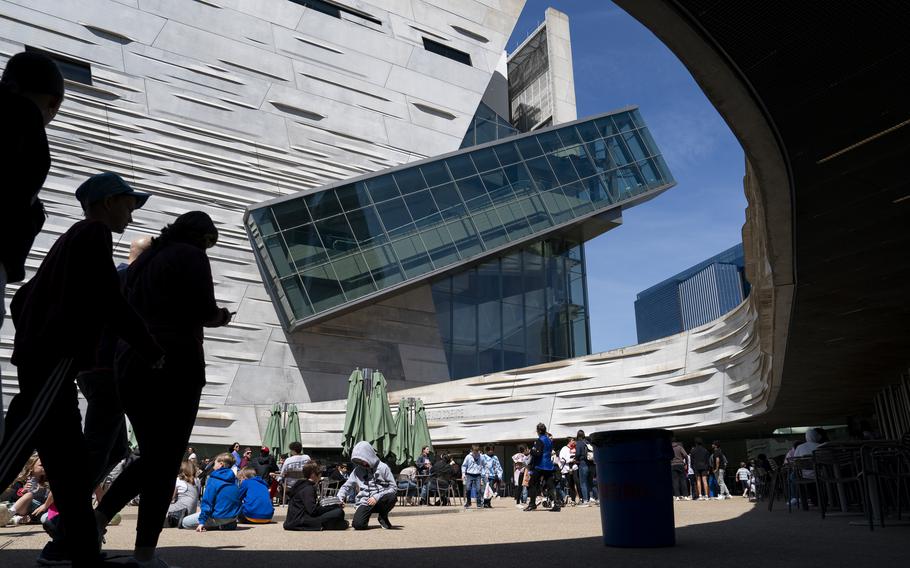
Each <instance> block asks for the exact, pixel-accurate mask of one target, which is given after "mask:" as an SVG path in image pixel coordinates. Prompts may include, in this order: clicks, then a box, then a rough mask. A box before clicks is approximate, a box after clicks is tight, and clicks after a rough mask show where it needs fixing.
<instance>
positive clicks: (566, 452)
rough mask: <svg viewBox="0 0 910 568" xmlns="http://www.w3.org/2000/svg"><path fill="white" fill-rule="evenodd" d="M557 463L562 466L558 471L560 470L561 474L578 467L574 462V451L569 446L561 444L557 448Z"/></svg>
mask: <svg viewBox="0 0 910 568" xmlns="http://www.w3.org/2000/svg"><path fill="white" fill-rule="evenodd" d="M559 465H560V466H561V467H562V469H560V471H562V473H563V475H565V474H567V473H569V472H571V471H572V470H575V469H578V465H577V464H576V463H575V452H573V451H572V448H570V447H569V446H563V447H562V449H561V450H559Z"/></svg>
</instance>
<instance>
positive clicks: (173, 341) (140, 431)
mask: <svg viewBox="0 0 910 568" xmlns="http://www.w3.org/2000/svg"><path fill="white" fill-rule="evenodd" d="M217 241H218V230H217V229H216V227H215V223H214V222H213V221H212V219H211V218H210V217H209V216H208V215H207V214H205V213H203V212H201V211H190V212H189V213H184V214H183V215H181V216H179V217H177V219H176V220H175V221H174V222H173V223H172V224H170V225H168V226H166V227H164V228H163V229H162V230H161V234H160V235H159V236H158V237H156V238H155V239H153V240H152V246H151V248H149V250H147V251H146V252H144V253H143V254H142V255H141V256H140V257H139V259H138V260H136V262H134V263H133V264H132V265H131V266H130V268H129V270H128V272H127V281H126V291H127V296H128V299H129V302H130V303H131V304H132V305H133V306H134V307H135V308H136V310H137V311H138V312H139V314H140V315H141V316H142V317H143V318H145V321H146V322H147V323H148V326H149V329H150V331H151V332H152V335H153V336H154V337H155V339H156V340H157V341H158V343H159V344H160V345H161V346H162V347H163V348H164V351H165V353H166V356H165V363H164V366H163V367H162V368H161V369H149V368H148V366H145V365H142V364H140V362H139V360H138V359H137V357H136V355H137V353H136V350H135V349H133V348H129V347H126V346H125V345H124V344H123V343H122V342H121V344H120V346H119V347H118V356H117V363H116V372H117V377H118V386H119V389H120V396H121V399H122V402H123V407H124V409H125V410H126V414H127V417H129V420H130V423H131V424H132V425H133V429H134V431H135V433H136V439H137V441H138V443H139V447H140V448H142V453H141V454H140V456H139V458H138V459H136V460H135V461H133V462H131V463H130V464H129V465H128V466H127V467H125V468H124V470H123V472H122V473H121V474H120V476H119V477H118V478H117V479H116V481H114V483H113V484H112V485H111V488H110V489H109V490H108V492H107V493H106V494H105V496H104V498H103V499H102V500H101V503H100V504H99V505H98V508H97V509H96V513H95V514H96V518H97V521H98V524H99V526H104V525H105V524H106V523H107V522H108V520H109V519H110V518H111V517H113V516H114V514H116V513H117V512H118V511H120V510H121V509H122V508H123V507H124V506H125V505H126V504H127V503H129V501H130V500H131V499H132V498H133V496H135V495H137V494H140V493H141V494H142V499H141V501H140V502H139V518H138V522H137V526H136V541H135V548H134V552H133V557H134V560H135V561H136V563H137V564H138V565H139V566H141V567H166V566H167V563H165V562H164V561H163V560H161V559H160V558H158V557H157V556H156V555H155V551H156V548H157V545H158V537H159V535H160V533H161V528H162V526H163V524H164V518H165V516H166V514H167V508H168V504H169V502H170V498H171V494H172V492H173V483H174V476H175V475H176V474H177V471H178V470H179V469H180V462H181V459H182V457H183V451H184V449H185V448H186V446H187V443H188V442H189V438H190V433H191V432H192V429H193V424H194V423H195V421H196V412H197V411H198V409H199V399H200V396H201V394H202V387H203V386H204V385H205V356H204V353H203V347H202V341H203V327H220V326H223V325H227V324H228V323H230V321H231V315H232V314H231V312H229V311H228V310H227V309H226V308H221V307H218V305H217V304H216V302H215V290H214V284H213V282H212V269H211V265H210V264H209V259H208V256H206V253H205V251H206V249H209V248H211V247H213V246H214V245H215V243H216V242H217ZM162 412H165V413H166V419H162ZM230 461H231V463H230V464H228V467H230V465H233V459H231V460H230ZM222 463H224V461H223V460H222ZM207 489H208V488H207Z"/></svg>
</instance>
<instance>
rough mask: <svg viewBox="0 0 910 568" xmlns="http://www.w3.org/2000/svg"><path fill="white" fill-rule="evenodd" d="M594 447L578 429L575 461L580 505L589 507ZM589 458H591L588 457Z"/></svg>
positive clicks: (583, 432)
mask: <svg viewBox="0 0 910 568" xmlns="http://www.w3.org/2000/svg"><path fill="white" fill-rule="evenodd" d="M593 454H594V448H593V447H591V443H590V442H588V437H587V436H586V435H585V431H584V430H579V431H578V432H577V433H576V434H575V462H576V463H577V464H578V485H579V488H580V490H581V506H582V507H590V506H591V499H592V498H593V495H592V492H591V476H592V471H591V470H592V469H593V468H592V467H591V466H592V465H593V462H594V457H593ZM588 458H591V459H588Z"/></svg>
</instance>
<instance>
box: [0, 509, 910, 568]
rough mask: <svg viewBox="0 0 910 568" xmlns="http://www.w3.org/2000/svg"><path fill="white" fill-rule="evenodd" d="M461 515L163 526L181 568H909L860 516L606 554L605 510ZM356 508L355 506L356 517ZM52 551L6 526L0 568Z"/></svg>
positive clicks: (39, 539)
mask: <svg viewBox="0 0 910 568" xmlns="http://www.w3.org/2000/svg"><path fill="white" fill-rule="evenodd" d="M494 505H495V508H494V509H492V510H484V511H475V510H472V511H469V512H464V511H461V510H460V507H458V508H456V507H400V508H396V509H395V510H394V511H392V514H391V519H392V522H393V523H394V524H395V525H396V530H391V531H387V530H383V529H380V528H379V527H378V526H375V517H374V518H373V520H372V522H373V524H374V526H375V528H372V529H371V530H367V531H358V532H356V533H355V532H354V531H353V530H352V529H349V530H347V531H344V532H286V531H284V530H282V528H281V525H280V522H281V520H283V516H284V509H282V508H279V509H278V511H277V514H276V519H277V520H278V523H275V524H270V525H262V526H242V527H241V528H239V529H238V530H237V531H234V532H219V531H211V532H207V533H203V534H197V533H196V532H194V531H186V530H177V529H165V530H164V532H163V533H162V535H161V543H160V545H161V554H162V556H163V557H164V558H165V559H166V560H167V561H168V562H170V563H171V564H172V565H173V566H179V567H182V568H187V567H190V566H192V567H208V566H212V567H227V566H256V567H257V568H264V567H270V566H275V567H287V568H290V567H294V566H308V567H309V566H320V567H321V566H325V567H330V566H357V567H358V568H361V567H362V568H366V567H396V568H397V567H401V568H410V567H418V566H420V567H426V566H430V567H433V566H441V565H445V566H448V567H457V566H477V567H483V568H506V567H511V566H521V567H523V568H527V567H529V566H531V567H537V566H549V567H554V568H555V567H559V566H583V567H595V566H611V567H637V566H672V567H673V568H686V567H690V566H691V567H697V568H704V567H705V566H716V565H726V566H745V567H751V566H763V567H777V566H798V567H802V568H805V567H811V566H824V567H826V568H832V567H839V566H849V567H861V566H878V567H892V566H894V567H903V566H910V526H889V527H886V528H884V529H879V528H876V530H875V531H874V532H870V531H869V528H868V526H856V525H852V524H851V522H857V521H861V520H862V518H861V517H857V516H849V517H847V516H834V517H829V518H828V519H825V520H822V519H821V518H820V517H819V515H818V512H817V511H811V512H801V511H794V512H793V513H788V512H787V509H786V506H781V507H779V508H776V510H775V511H774V512H771V513H769V512H768V511H767V505H766V504H759V505H755V504H752V503H749V502H747V501H745V500H743V499H741V498H734V499H731V500H727V501H711V502H691V501H685V502H677V503H675V507H676V525H677V531H676V537H677V546H675V547H673V548H662V549H620V548H607V547H604V546H603V542H602V540H601V529H600V509H599V508H597V507H592V508H566V509H564V510H563V511H562V512H561V513H550V512H548V511H544V510H541V511H538V512H534V513H524V512H522V511H519V510H517V509H515V507H514V501H512V500H510V499H499V500H497V501H495V502H494ZM351 512H352V510H351V509H350V508H349V509H347V513H348V516H349V517H350V513H351ZM135 523H136V509H135V508H132V507H131V508H128V509H127V510H126V511H125V515H124V521H123V523H122V524H121V525H119V526H117V527H111V528H110V529H109V531H108V535H107V544H106V546H105V550H107V551H108V552H109V553H110V554H127V553H128V551H129V550H130V547H131V544H132V539H133V534H134V529H135ZM45 542H46V536H45V534H44V532H43V531H42V530H41V528H40V527H38V526H25V527H8V528H4V529H0V567H2V568H18V567H25V566H35V565H36V564H35V558H36V556H37V553H38V551H39V550H40V549H41V547H42V546H43V545H44V543H45Z"/></svg>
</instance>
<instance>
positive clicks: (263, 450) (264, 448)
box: [261, 446, 269, 454]
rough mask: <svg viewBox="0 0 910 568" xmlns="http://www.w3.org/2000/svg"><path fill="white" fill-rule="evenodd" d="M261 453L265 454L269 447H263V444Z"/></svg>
mask: <svg viewBox="0 0 910 568" xmlns="http://www.w3.org/2000/svg"><path fill="white" fill-rule="evenodd" d="M261 453H263V454H267V453H269V449H268V448H267V447H265V446H262V448H261Z"/></svg>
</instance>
